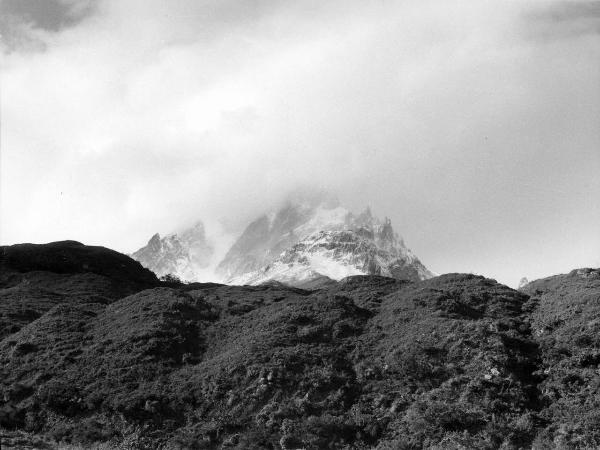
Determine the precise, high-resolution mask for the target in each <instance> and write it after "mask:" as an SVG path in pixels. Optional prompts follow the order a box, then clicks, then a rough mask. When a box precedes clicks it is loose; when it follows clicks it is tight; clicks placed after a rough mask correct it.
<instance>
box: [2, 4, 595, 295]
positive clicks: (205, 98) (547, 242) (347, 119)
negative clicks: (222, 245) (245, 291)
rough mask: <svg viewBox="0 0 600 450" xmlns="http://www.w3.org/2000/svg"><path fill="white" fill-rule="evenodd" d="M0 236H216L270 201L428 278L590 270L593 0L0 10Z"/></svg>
mask: <svg viewBox="0 0 600 450" xmlns="http://www.w3.org/2000/svg"><path fill="white" fill-rule="evenodd" d="M0 27H1V34H2V49H1V50H2V62H1V75H0V76H1V83H2V85H1V87H2V99H1V106H2V111H1V113H2V119H1V120H2V123H1V126H2V128H1V140H2V143H1V145H2V146H1V178H0V183H1V184H0V188H1V190H0V214H1V216H0V241H1V242H2V243H3V244H12V243H17V242H48V241H53V240H60V239H75V240H79V241H82V242H84V243H86V244H100V245H105V246H108V247H112V248H115V249H117V250H120V251H123V252H132V251H134V250H135V249H137V248H139V247H141V246H142V245H144V244H145V243H146V242H147V240H148V239H149V238H150V236H151V235H152V234H153V233H155V232H157V231H158V232H161V234H165V233H168V232H170V231H173V230H176V229H177V228H180V227H182V226H185V225H186V224H189V223H191V222H193V221H195V220H198V219H202V220H203V221H204V222H205V223H206V226H207V228H208V229H209V233H212V234H220V235H221V234H224V235H225V236H233V235H235V234H236V233H239V232H240V231H241V230H242V228H243V226H244V225H246V224H247V222H248V221H249V220H251V219H253V218H254V217H255V216H256V215H257V214H260V213H261V212H263V211H264V210H265V209H269V208H270V207H271V206H272V205H274V204H276V203H277V202H278V201H280V200H281V199H282V198H283V197H284V196H285V195H286V194H287V192H288V191H289V190H290V189H294V188H296V187H297V186H302V185H313V186H319V187H321V188H326V189H330V190H332V191H334V192H337V194H338V196H339V197H340V199H341V200H342V202H343V203H345V204H346V205H347V206H348V207H349V208H351V209H355V210H358V209H363V208H364V207H365V206H366V205H371V207H372V209H373V212H374V213H375V214H377V215H379V216H389V217H390V218H391V219H392V222H393V224H394V226H395V228H396V229H397V231H398V232H399V233H400V234H401V235H402V236H403V237H404V238H405V241H406V243H407V245H408V246H409V247H410V248H411V249H412V250H413V251H414V253H415V254H416V255H417V256H419V257H420V259H421V260H422V261H423V263H424V264H425V265H426V266H427V267H429V268H430V269H431V270H433V271H435V272H438V273H444V272H475V273H481V274H483V275H486V276H490V277H492V278H496V279H498V280H499V281H502V282H505V283H507V284H509V285H512V286H514V285H516V284H517V283H518V280H519V279H520V278H521V277H522V276H527V277H529V278H530V279H533V278H539V277H542V276H547V275H550V274H554V273H560V272H566V271H569V270H571V269H573V268H576V267H584V266H588V267H589V266H593V267H598V266H600V200H599V199H600V2H598V1H587V0H581V1H579V0H567V1H544V0H532V1H498V0H495V1H484V0H472V1H453V0H439V1H428V0H411V1H407V0H405V1H402V0H396V1H394V0H378V1H362V0H361V1H358V0H357V1H352V0H339V1H322V0H314V1H308V0H307V1H305V0H297V1H288V2H281V1H276V0H253V1H249V0H236V1H233V0H212V1H209V0H204V1H200V0H171V1H167V0H161V1H159V0H137V1H136V0H131V1H129V0H97V1H94V0H85V1H76V0H0Z"/></svg>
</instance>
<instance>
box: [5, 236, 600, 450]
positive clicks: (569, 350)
mask: <svg viewBox="0 0 600 450" xmlns="http://www.w3.org/2000/svg"><path fill="white" fill-rule="evenodd" d="M1 251H2V253H0V257H1V260H0V339H1V341H0V427H2V428H1V430H2V431H0V436H3V437H0V439H4V441H3V442H2V443H3V444H4V446H6V445H7V444H8V443H12V444H13V445H15V446H18V447H19V448H23V447H26V446H27V445H30V446H32V447H31V448H33V447H35V448H44V447H46V448H54V447H56V446H58V445H59V443H62V444H63V445H66V444H71V445H72V446H73V447H72V448H77V447H82V448H89V447H91V446H94V445H96V446H98V445H99V446H100V448H134V449H136V448H149V449H152V448H168V449H187V448H190V449H195V448H197V449H216V448H231V449H235V448H238V449H252V448H256V449H259V448H260V449H300V448H304V449H320V448H338V449H368V448H378V449H420V448H428V449H495V448H504V449H517V448H532V447H533V448H536V449H546V448H598V447H600V432H599V431H598V430H599V429H600V412H599V411H600V408H599V406H600V394H599V391H598V389H599V384H600V372H599V371H600V366H599V364H600V271H598V270H589V269H586V270H580V271H574V272H572V273H571V274H569V275H565V276H558V277H552V278H549V279H545V280H539V281H536V282H532V283H530V284H529V285H527V286H526V288H524V290H523V292H518V291H515V290H512V289H510V288H508V287H506V286H503V285H501V284H498V283H496V282H495V281H493V280H489V279H485V278H483V277H479V276H474V275H461V274H449V275H443V276H441V277H437V278H434V279H431V280H428V281H423V282H418V283H415V282H403V281H398V280H394V279H390V278H384V277H377V276H369V277H350V278H347V279H345V280H343V281H341V282H339V283H331V282H327V283H323V284H322V285H321V286H320V287H319V286H314V287H313V288H312V289H310V290H309V289H295V288H289V287H286V286H284V285H281V284H278V283H271V284H268V285H264V286H255V287H248V286H246V287H238V286H224V285H218V284H200V283H192V284H181V283H179V282H177V280H172V279H166V280H162V281H161V280H158V279H156V277H154V275H153V274H152V273H151V272H149V271H147V270H145V269H143V268H142V267H141V266H140V265H139V264H138V263H136V262H134V261H132V260H130V259H129V258H127V257H125V256H123V255H120V254H118V253H116V252H113V251H110V250H108V249H103V248H100V247H86V246H83V245H81V244H78V243H74V242H64V243H55V244H50V245H47V246H32V245H21V246H12V247H3V248H1Z"/></svg>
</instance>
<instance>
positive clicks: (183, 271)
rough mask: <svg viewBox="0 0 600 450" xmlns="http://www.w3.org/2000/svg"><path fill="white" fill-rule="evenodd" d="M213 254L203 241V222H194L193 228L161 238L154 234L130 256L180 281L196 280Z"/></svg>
mask: <svg viewBox="0 0 600 450" xmlns="http://www.w3.org/2000/svg"><path fill="white" fill-rule="evenodd" d="M212 255H213V247H212V246H211V245H210V244H209V243H208V242H207V240H206V234H205V231H204V225H203V224H202V222H197V223H196V224H195V225H194V226H193V227H191V228H188V229H186V230H184V231H183V232H181V233H179V234H177V233H173V234H169V235H167V236H165V237H163V238H161V237H160V235H159V234H158V233H156V234H155V235H154V236H152V238H151V239H150V240H149V241H148V244H147V245H146V246H145V247H142V248H140V249H139V250H138V251H136V252H135V253H133V254H132V255H131V256H132V257H133V258H134V259H136V260H138V261H139V262H140V263H141V264H142V265H143V266H144V267H146V268H148V269H150V270H152V271H153V272H154V273H156V274H157V275H158V276H163V275H166V274H172V275H176V276H178V277H179V278H181V279H182V280H188V281H196V280H198V275H199V273H201V272H202V271H203V269H206V268H207V267H208V266H209V264H210V261H211V258H212Z"/></svg>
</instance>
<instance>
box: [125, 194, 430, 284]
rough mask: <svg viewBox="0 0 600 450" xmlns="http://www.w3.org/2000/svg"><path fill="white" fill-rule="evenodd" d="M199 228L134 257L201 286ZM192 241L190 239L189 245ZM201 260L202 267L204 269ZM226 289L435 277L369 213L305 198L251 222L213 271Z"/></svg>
mask: <svg viewBox="0 0 600 450" xmlns="http://www.w3.org/2000/svg"><path fill="white" fill-rule="evenodd" d="M198 227H201V224H198V225H196V227H194V229H192V230H187V231H185V232H184V233H182V234H181V235H178V234H173V235H170V236H169V237H167V238H163V239H162V240H161V239H160V237H159V236H158V235H155V236H154V237H153V238H152V239H151V240H150V242H149V243H148V245H147V246H146V247H143V248H142V249H140V250H138V251H137V252H135V253H134V254H133V255H132V257H133V258H135V259H137V260H138V261H140V262H141V263H142V265H144V266H145V267H147V268H149V269H151V270H153V271H154V272H156V273H157V274H158V275H161V276H164V275H167V274H172V275H175V276H177V277H179V278H181V279H184V280H198V278H199V277H198V274H199V273H200V270H199V269H201V268H205V267H206V265H207V264H208V260H209V259H210V257H211V256H212V254H211V251H212V248H211V246H210V245H209V244H208V243H207V241H206V238H205V236H204V230H203V229H202V232H201V233H199V232H197V230H198ZM190 236H191V238H190ZM200 261H202V262H203V263H204V265H201V264H200ZM215 274H216V276H217V277H218V278H219V279H221V280H222V281H223V282H225V283H228V284H249V285H258V284H261V283H264V282H269V281H277V282H282V283H285V284H288V285H291V286H299V287H302V286H306V285H315V284H316V283H325V282H327V281H329V280H341V279H342V278H344V277H347V276H351V275H383V276H388V277H393V278H397V279H406V280H423V279H426V278H431V277H432V276H433V274H432V273H431V272H430V271H429V270H428V269H427V268H426V267H425V266H424V265H423V264H422V263H421V262H420V261H419V259H418V258H417V257H416V256H415V255H414V254H413V253H412V252H411V251H410V250H409V249H408V248H407V247H406V245H405V244H404V241H403V240H402V239H401V238H400V237H399V236H398V234H397V233H396V232H395V231H394V229H393V228H392V224H391V221H390V220H389V219H387V218H386V219H385V220H383V221H381V220H379V219H378V218H376V217H374V216H373V215H372V214H371V211H370V210H369V209H368V208H367V209H366V210H365V211H364V212H363V213H361V214H354V213H352V212H350V211H348V210H347V209H346V208H344V207H342V206H341V205H340V204H339V202H338V201H337V200H335V199H331V198H323V197H321V196H316V197H304V198H302V199H300V200H297V201H294V202H291V201H290V202H288V203H287V204H286V205H285V206H284V207H282V208H281V209H279V210H277V211H273V212H271V213H269V214H265V215H263V216H261V217H259V218H258V219H256V220H254V221H253V222H252V223H250V224H249V225H248V226H247V227H246V229H245V230H244V232H243V233H242V234H241V236H240V237H239V238H238V239H237V240H236V241H235V242H234V243H233V245H232V247H231V248H230V249H229V251H228V252H227V254H226V255H225V256H224V258H223V259H222V261H220V262H219V263H218V265H217V266H216V270H215Z"/></svg>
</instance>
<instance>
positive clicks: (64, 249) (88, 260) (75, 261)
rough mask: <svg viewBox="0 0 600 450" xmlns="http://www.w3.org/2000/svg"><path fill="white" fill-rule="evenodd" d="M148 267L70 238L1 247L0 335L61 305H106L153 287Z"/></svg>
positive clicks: (155, 283) (154, 278) (116, 253)
mask: <svg viewBox="0 0 600 450" xmlns="http://www.w3.org/2000/svg"><path fill="white" fill-rule="evenodd" d="M158 285H159V281H158V280H157V278H156V276H155V275H154V274H153V273H152V272H151V271H149V270H147V269H144V268H143V267H142V266H141V265H140V263H138V262H136V261H133V260H132V259H131V258H129V257H127V256H125V255H123V254H121V253H118V252H116V251H114V250H110V249H107V248H104V247H92V246H86V245H83V244H81V243H79V242H75V241H63V242H53V243H50V244H43V245H41V244H18V245H12V246H1V247H0V339H1V338H3V337H5V336H6V335H8V334H11V333H15V332H17V331H18V330H19V329H21V328H22V327H23V326H24V325H26V324H28V323H29V322H32V321H33V320H35V319H38V318H39V317H40V316H41V315H42V314H44V313H45V312H46V311H48V310H50V309H51V308H52V307H54V306H56V305H58V304H61V303H69V304H73V303H101V304H106V303H110V302H112V301H114V300H116V299H119V298H122V297H124V296H126V295H130V294H132V293H135V292H138V291H140V290H141V289H145V288H149V287H154V286H158Z"/></svg>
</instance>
